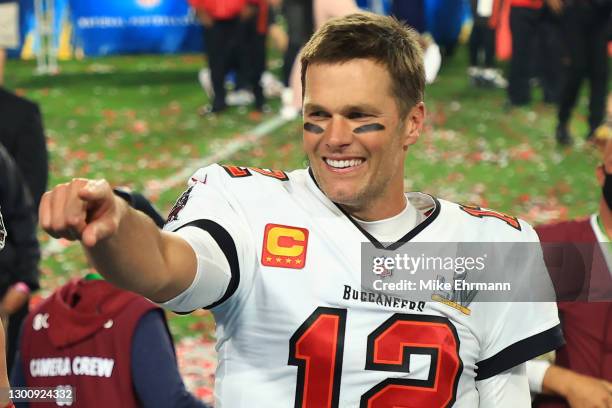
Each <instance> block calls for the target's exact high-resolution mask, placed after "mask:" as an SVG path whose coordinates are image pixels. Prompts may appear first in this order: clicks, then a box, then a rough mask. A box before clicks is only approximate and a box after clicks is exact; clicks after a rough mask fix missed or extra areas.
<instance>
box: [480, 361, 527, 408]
mask: <svg viewBox="0 0 612 408" xmlns="http://www.w3.org/2000/svg"><path fill="white" fill-rule="evenodd" d="M476 388H477V389H478V397H479V401H478V402H479V404H478V407H479V408H514V407H529V406H531V397H530V394H529V386H528V382H527V376H526V375H525V364H520V365H518V366H515V367H512V368H511V369H509V370H506V371H504V372H502V373H499V374H497V375H495V376H493V377H491V378H488V379H486V380H482V381H478V382H477V383H476Z"/></svg>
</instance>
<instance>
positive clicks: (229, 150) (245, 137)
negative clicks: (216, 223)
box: [42, 115, 288, 257]
mask: <svg viewBox="0 0 612 408" xmlns="http://www.w3.org/2000/svg"><path fill="white" fill-rule="evenodd" d="M287 122H288V120H287V119H285V118H283V117H282V116H280V115H277V116H275V117H273V118H271V119H268V120H266V121H265V122H262V123H260V124H259V125H257V126H255V127H254V128H253V129H251V130H247V131H246V132H244V133H243V134H242V136H240V137H238V138H235V139H233V140H231V141H229V142H227V143H225V144H224V146H223V148H221V149H219V150H217V151H215V152H212V153H211V154H210V155H208V156H205V157H203V158H201V159H195V160H190V161H189V162H188V163H187V164H186V165H185V167H184V168H183V170H181V171H179V172H178V173H176V174H173V175H172V176H170V177H167V178H165V179H163V180H159V181H156V182H155V183H154V185H153V184H150V185H149V186H147V187H145V188H144V189H143V191H142V194H144V195H145V196H146V197H149V196H152V195H155V194H157V195H159V194H161V193H163V192H165V191H167V190H169V189H171V188H173V187H176V186H177V185H180V184H184V185H185V186H186V185H187V178H188V177H189V176H191V175H192V174H193V173H195V171H196V170H197V169H199V168H201V167H206V166H208V165H210V164H213V163H217V162H221V161H224V160H226V159H228V158H230V157H231V156H233V155H234V154H236V153H238V152H239V151H241V150H243V149H245V148H247V147H250V146H253V145H254V144H255V143H257V142H258V141H260V140H261V139H263V138H265V137H266V136H268V135H269V134H270V133H272V132H273V131H275V130H276V129H278V128H279V127H281V126H282V125H284V124H285V123H287ZM68 245H69V244H68V243H67V241H64V240H60V239H53V238H51V239H50V240H49V242H47V244H46V245H44V246H43V248H42V256H43V257H47V256H51V255H55V254H58V253H61V252H63V251H64V250H65V249H66V248H67V247H68Z"/></svg>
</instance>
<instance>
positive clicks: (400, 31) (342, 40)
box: [301, 13, 425, 116]
mask: <svg viewBox="0 0 612 408" xmlns="http://www.w3.org/2000/svg"><path fill="white" fill-rule="evenodd" d="M357 58H366V59H371V60H374V61H376V62H377V63H380V64H382V65H384V66H385V68H386V69H387V71H388V72H389V75H390V76H391V88H392V89H391V92H392V93H393V95H394V97H395V99H396V102H397V106H398V109H399V111H400V113H401V114H402V116H403V115H405V114H406V113H408V111H409V110H410V108H412V107H413V106H414V105H415V104H417V103H419V102H422V101H423V93H424V88H425V69H424V67H423V52H422V49H421V46H420V44H419V35H418V34H417V32H416V31H414V30H413V29H411V28H409V27H408V26H406V25H404V24H402V23H400V22H399V21H398V20H397V19H395V18H394V17H387V16H381V15H377V14H373V13H357V14H350V15H348V16H344V17H340V18H335V19H332V20H330V21H328V22H327V23H325V24H324V25H323V26H322V27H321V28H320V29H319V30H318V31H317V32H316V33H315V34H314V35H313V36H312V38H311V39H310V41H308V43H307V44H306V45H305V46H304V49H303V50H302V56H301V62H302V94H303V92H304V89H305V88H306V70H307V69H308V65H310V64H318V63H321V64H333V63H343V62H347V61H350V60H352V59H357Z"/></svg>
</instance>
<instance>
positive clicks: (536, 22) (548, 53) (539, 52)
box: [507, 0, 562, 106]
mask: <svg viewBox="0 0 612 408" xmlns="http://www.w3.org/2000/svg"><path fill="white" fill-rule="evenodd" d="M508 1H510V4H511V7H510V30H511V32H512V59H511V60H510V72H509V75H508V88H507V90H508V102H509V104H510V106H525V105H528V104H529V103H531V81H532V79H533V78H534V77H537V78H538V80H539V83H540V86H541V87H542V93H543V94H544V95H543V99H544V102H545V103H556V102H557V100H558V96H559V74H558V71H559V69H558V66H559V64H560V43H559V37H558V32H557V30H558V28H557V26H556V22H555V21H554V20H555V18H556V17H555V16H557V15H558V14H559V13H560V12H561V8H562V5H561V1H562V0H508Z"/></svg>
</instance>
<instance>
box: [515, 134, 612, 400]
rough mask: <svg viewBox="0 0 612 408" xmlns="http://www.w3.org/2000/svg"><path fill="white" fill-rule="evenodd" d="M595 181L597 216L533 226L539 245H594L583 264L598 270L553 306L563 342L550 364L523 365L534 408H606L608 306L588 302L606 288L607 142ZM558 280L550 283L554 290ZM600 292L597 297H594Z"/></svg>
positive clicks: (611, 377)
mask: <svg viewBox="0 0 612 408" xmlns="http://www.w3.org/2000/svg"><path fill="white" fill-rule="evenodd" d="M597 179H598V182H599V185H600V186H601V187H602V196H601V198H600V201H599V213H598V214H593V215H591V216H590V217H589V218H586V219H582V220H573V221H566V222H560V223H555V224H549V225H541V226H539V227H536V232H537V233H538V236H539V237H540V240H541V241H542V242H543V243H551V242H571V243H574V244H575V245H580V246H582V247H585V246H589V247H590V245H587V244H591V245H594V248H592V249H593V251H589V252H591V253H592V256H591V257H590V258H589V259H586V263H585V264H586V265H597V264H600V265H602V266H603V267H597V266H594V267H592V269H591V270H590V271H589V272H590V274H588V275H585V276H588V277H589V282H588V285H586V286H585V287H588V290H584V289H583V290H581V291H579V292H577V293H576V294H577V296H576V298H577V300H578V301H571V302H569V301H560V302H558V308H559V313H560V317H561V324H562V326H563V334H564V337H565V341H566V344H565V346H563V347H561V348H560V349H558V350H557V353H556V358H555V362H554V364H552V365H551V364H549V363H547V362H545V361H531V362H529V363H528V365H527V375H528V377H529V383H530V388H531V390H532V392H535V393H542V395H539V396H538V397H537V398H536V400H535V402H534V406H535V407H538V408H567V407H572V408H575V407H612V302H609V301H593V300H594V298H595V299H598V300H602V299H608V300H609V299H610V295H611V294H610V293H609V290H610V288H611V287H612V275H611V274H610V271H609V270H608V267H607V266H606V264H607V263H608V261H607V257H609V254H610V247H609V243H610V236H612V141H608V142H607V144H606V147H605V154H604V163H603V164H602V165H601V166H599V167H598V168H597ZM568 272H574V271H568ZM566 279H567V277H566ZM562 280H563V277H561V278H560V279H555V281H556V284H557V286H559V282H560V281H562ZM594 282H597V284H594ZM602 289H603V290H605V291H606V293H603V297H602V296H601V295H602V293H599V294H597V293H596V292H597V291H600V292H601V291H602Z"/></svg>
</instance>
